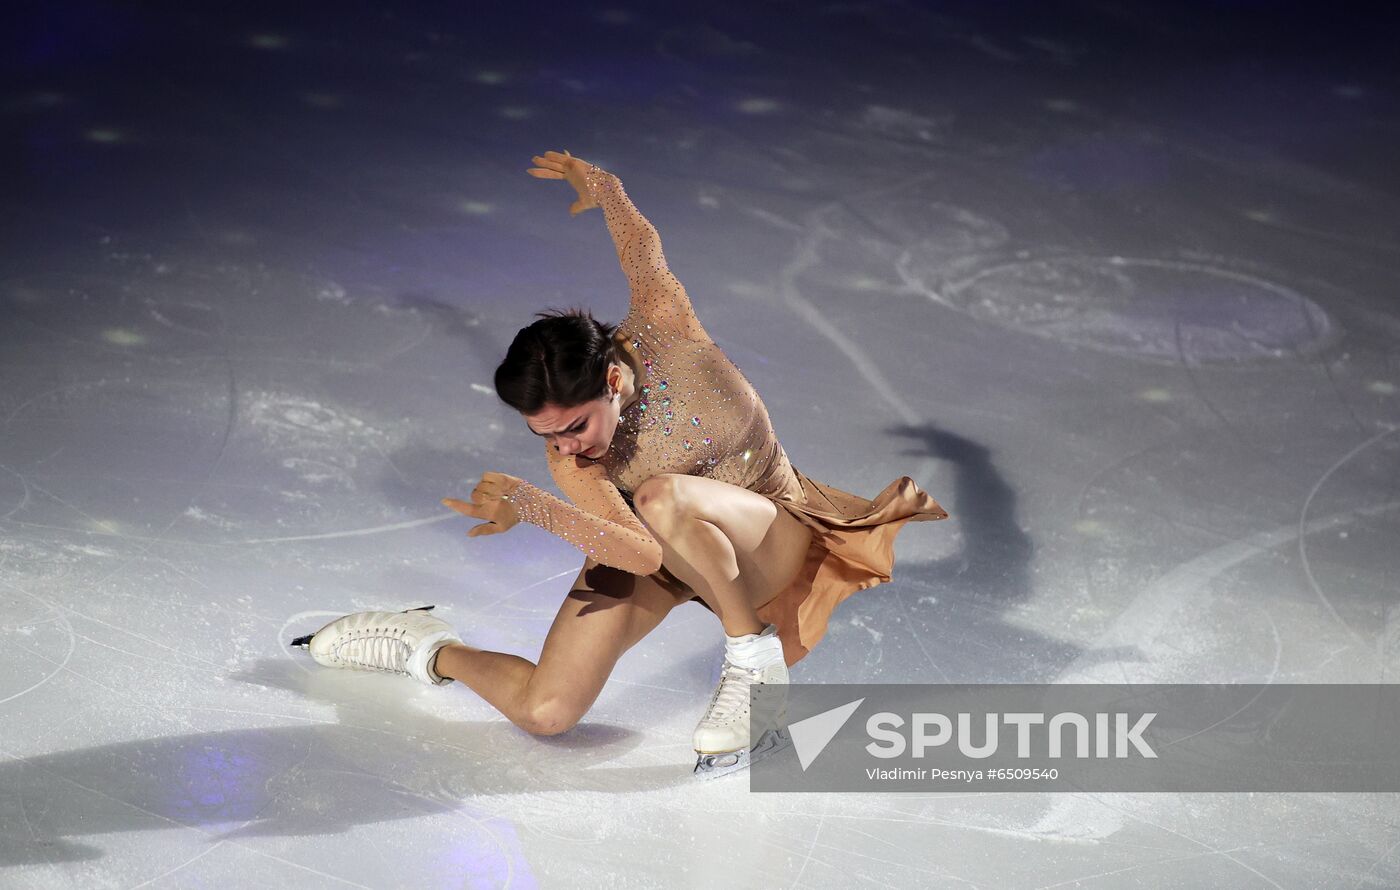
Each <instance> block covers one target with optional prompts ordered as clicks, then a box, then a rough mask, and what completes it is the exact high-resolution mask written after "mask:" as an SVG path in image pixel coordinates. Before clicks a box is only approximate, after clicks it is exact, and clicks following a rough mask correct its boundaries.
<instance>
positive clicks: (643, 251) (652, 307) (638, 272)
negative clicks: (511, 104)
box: [528, 151, 709, 339]
mask: <svg viewBox="0 0 1400 890" xmlns="http://www.w3.org/2000/svg"><path fill="white" fill-rule="evenodd" d="M533 160H534V162H535V163H536V164H537V165H538V166H536V167H535V168H532V169H531V170H529V171H528V172H529V173H531V174H532V175H534V176H536V177H538V178H542V179H560V178H562V179H566V180H567V181H568V182H569V184H570V185H572V186H573V187H574V188H575V189H576V190H577V191H578V195H579V199H578V200H577V201H575V202H574V203H573V205H572V206H570V208H569V213H570V214H572V215H577V214H579V213H582V212H583V211H584V210H588V209H589V208H592V207H602V208H603V219H604V221H605V222H606V223H607V226H608V232H609V233H611V235H612V239H613V245H614V246H615V247H616V248H617V259H618V262H619V263H620V264H621V265H622V272H623V274H625V275H626V276H627V283H628V285H629V286H630V288H631V292H632V302H631V308H630V313H631V314H633V315H634V316H636V318H637V320H640V321H642V322H644V323H647V324H652V325H654V326H658V327H664V328H668V329H674V330H678V331H679V333H681V334H682V335H683V336H686V337H688V338H690V339H709V336H708V335H707V334H706V333H705V329H704V327H703V326H701V324H700V320H699V319H697V318H696V317H695V311H694V309H693V308H692V307H691V305H690V295H689V294H688V293H686V289H685V286H684V285H682V284H681V283H680V280H679V279H677V278H676V276H675V275H674V274H672V272H671V269H670V267H669V266H668V265H667V264H666V255H665V253H664V252H663V251H662V249H661V236H660V234H658V233H657V231H656V227H655V226H653V225H652V224H651V222H650V221H649V220H648V219H647V218H646V217H645V216H643V215H642V212H641V211H640V210H638V209H637V207H636V205H635V204H633V203H632V199H631V198H629V197H628V196H627V192H626V191H625V190H624V189H623V187H622V181H621V180H619V179H618V178H617V177H616V176H614V175H613V174H611V173H609V172H608V171H606V170H604V169H602V168H601V167H597V166H595V165H593V164H590V163H588V162H587V161H585V160H583V159H581V158H575V157H573V156H572V155H570V154H569V153H568V152H564V153H563V154H560V153H559V152H553V151H547V152H545V153H544V154H543V155H542V156H537V157H535V158H534V159H533Z"/></svg>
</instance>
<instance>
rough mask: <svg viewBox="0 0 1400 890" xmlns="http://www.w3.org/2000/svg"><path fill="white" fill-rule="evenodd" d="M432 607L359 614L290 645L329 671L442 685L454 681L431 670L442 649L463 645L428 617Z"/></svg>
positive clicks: (440, 622) (447, 627) (446, 626)
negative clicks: (386, 675) (393, 676)
mask: <svg viewBox="0 0 1400 890" xmlns="http://www.w3.org/2000/svg"><path fill="white" fill-rule="evenodd" d="M432 608H433V607H432V606H423V607H421V608H417V609H407V610H405V611H403V612H355V613H353V614H350V615H346V616H345V617H344V618H337V619H336V620H335V621H332V622H331V623H330V624H327V625H326V626H325V627H323V628H321V629H320V630H318V631H316V632H315V633H314V634H308V635H307V636H304V637H297V638H296V639H295V640H292V645H293V646H300V647H301V648H303V649H306V650H308V651H309V652H310V653H311V657H312V658H314V659H316V663H317V664H321V665H325V666H326V667H333V668H347V669H349V670H352V671H381V672H384V673H389V674H400V675H402V676H407V677H412V678H413V679H415V680H418V681H419V682H421V683H430V684H432V685H434V686H442V685H443V684H446V683H451V682H452V680H451V679H449V678H447V677H442V676H439V675H438V674H437V673H436V672H434V671H432V670H430V669H429V667H428V666H429V665H430V664H432V663H433V657H434V656H435V655H437V651H438V650H439V649H441V648H442V647H443V646H446V645H448V644H450V643H460V642H462V641H461V640H460V639H458V638H457V634H456V633H455V632H453V630H452V627H451V626H450V625H449V624H448V623H447V622H446V621H443V620H442V619H441V618H435V617H433V616H432V615H429V614H428V612H429V611H430V610H432Z"/></svg>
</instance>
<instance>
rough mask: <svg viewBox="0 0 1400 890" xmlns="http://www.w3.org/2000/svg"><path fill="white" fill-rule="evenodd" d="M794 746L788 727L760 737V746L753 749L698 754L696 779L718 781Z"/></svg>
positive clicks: (696, 758)
mask: <svg viewBox="0 0 1400 890" xmlns="http://www.w3.org/2000/svg"><path fill="white" fill-rule="evenodd" d="M791 745H792V736H791V735H789V734H788V731H787V727H783V728H782V729H770V730H768V731H767V732H765V733H764V734H763V735H761V736H759V737H758V744H757V745H754V746H753V747H752V748H740V749H739V750H738V751H726V752H725V753H723V754H699V753H697V754H696V757H695V772H694V775H695V778H697V779H718V778H719V777H720V776H727V775H730V774H731V773H737V772H742V771H743V770H746V769H748V768H749V767H750V766H752V765H753V764H755V763H757V762H758V761H760V760H762V759H763V758H765V757H768V756H769V755H772V754H775V753H777V752H778V751H781V750H783V749H784V748H787V747H790V746H791Z"/></svg>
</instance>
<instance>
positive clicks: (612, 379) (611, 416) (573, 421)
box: [522, 364, 624, 460]
mask: <svg viewBox="0 0 1400 890" xmlns="http://www.w3.org/2000/svg"><path fill="white" fill-rule="evenodd" d="M623 382H624V380H623V373H622V368H621V367H620V366H619V365H617V364H611V365H609V366H608V389H607V392H606V393H605V394H604V395H603V396H602V397H601V398H597V399H593V400H592V401H589V402H585V403H584V404H582V405H575V406H573V407H571V408H566V407H563V406H561V405H552V404H547V405H545V406H544V407H543V408H541V409H540V410H539V411H536V412H535V413H534V414H524V415H522V416H523V417H524V418H525V425H526V426H528V427H529V428H530V432H532V433H534V434H535V435H537V436H543V437H545V438H546V439H548V440H549V443H550V445H551V446H553V448H554V449H555V450H557V451H558V452H559V453H560V454H568V455H574V454H577V455H580V456H582V457H585V458H588V459H590V460H598V459H599V458H601V457H602V456H603V455H604V454H606V453H607V450H608V446H610V445H611V444H612V439H613V433H615V432H617V419H618V416H619V415H620V414H621V413H622V396H621V394H620V391H621V389H622V385H623Z"/></svg>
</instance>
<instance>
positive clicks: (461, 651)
mask: <svg viewBox="0 0 1400 890" xmlns="http://www.w3.org/2000/svg"><path fill="white" fill-rule="evenodd" d="M690 596H691V593H690V592H689V591H679V590H678V591H674V592H673V591H669V590H666V589H665V588H663V587H662V586H661V585H660V584H658V583H657V582H656V581H655V580H654V579H652V578H650V577H646V576H637V575H631V574H628V573H627V572H623V571H621V570H619V569H614V568H610V567H608V566H600V565H596V564H594V563H592V562H591V561H590V562H589V563H587V564H585V566H584V569H583V571H581V572H580V573H579V576H578V579H577V580H576V581H575V582H574V586H573V589H572V590H571V591H570V592H569V595H568V596H567V597H565V599H564V603H563V605H561V606H560V608H559V612H558V614H557V615H556V616H555V618H554V624H553V626H552V627H550V629H549V634H548V635H547V636H546V637H545V641H544V647H543V649H542V650H541V652H540V660H539V664H532V663H531V662H530V661H528V660H527V659H524V658H521V657H520V656H518V655H507V654H505V653H503V652H488V651H485V650H482V649H476V648H473V647H471V646H455V645H454V646H448V647H445V648H444V649H443V650H442V651H441V652H439V653H438V656H437V664H436V666H435V669H436V670H437V672H438V673H439V674H441V675H442V676H445V677H451V678H452V679H454V680H458V681H460V682H462V683H464V684H466V685H467V686H468V687H470V688H471V689H472V690H473V691H475V692H476V693H477V694H478V695H480V696H481V697H482V698H484V699H485V700H486V701H487V702H488V703H490V704H491V705H492V706H494V707H495V708H496V710H498V711H500V712H501V713H502V714H504V715H505V716H506V718H507V719H509V720H510V721H511V722H512V723H514V724H515V725H516V726H519V727H520V728H522V729H524V730H526V731H527V732H531V733H534V734H536V735H554V734H556V733H560V732H563V731H565V730H567V729H569V728H570V727H572V726H573V725H574V724H575V723H577V722H578V720H579V718H581V717H582V716H583V715H584V713H586V712H587V711H588V709H589V707H591V706H592V705H593V702H594V701H595V700H596V699H597V698H598V694H599V693H600V692H601V691H602V689H603V684H604V682H606V680H607V679H608V675H609V674H611V673H612V669H613V667H614V666H615V665H616V664H617V660H618V659H619V658H621V657H622V654H623V653H624V652H626V651H627V650H628V649H630V648H632V646H633V645H635V644H636V643H637V641H638V640H640V639H641V638H642V637H644V636H646V635H647V634H648V633H650V632H651V631H652V630H654V629H655V628H656V626H657V625H658V624H660V623H661V620H662V619H663V618H665V617H666V615H667V614H668V613H669V612H670V611H671V609H673V608H675V607H676V606H677V605H679V604H681V603H683V602H685V601H686V600H687V599H689V598H690Z"/></svg>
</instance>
